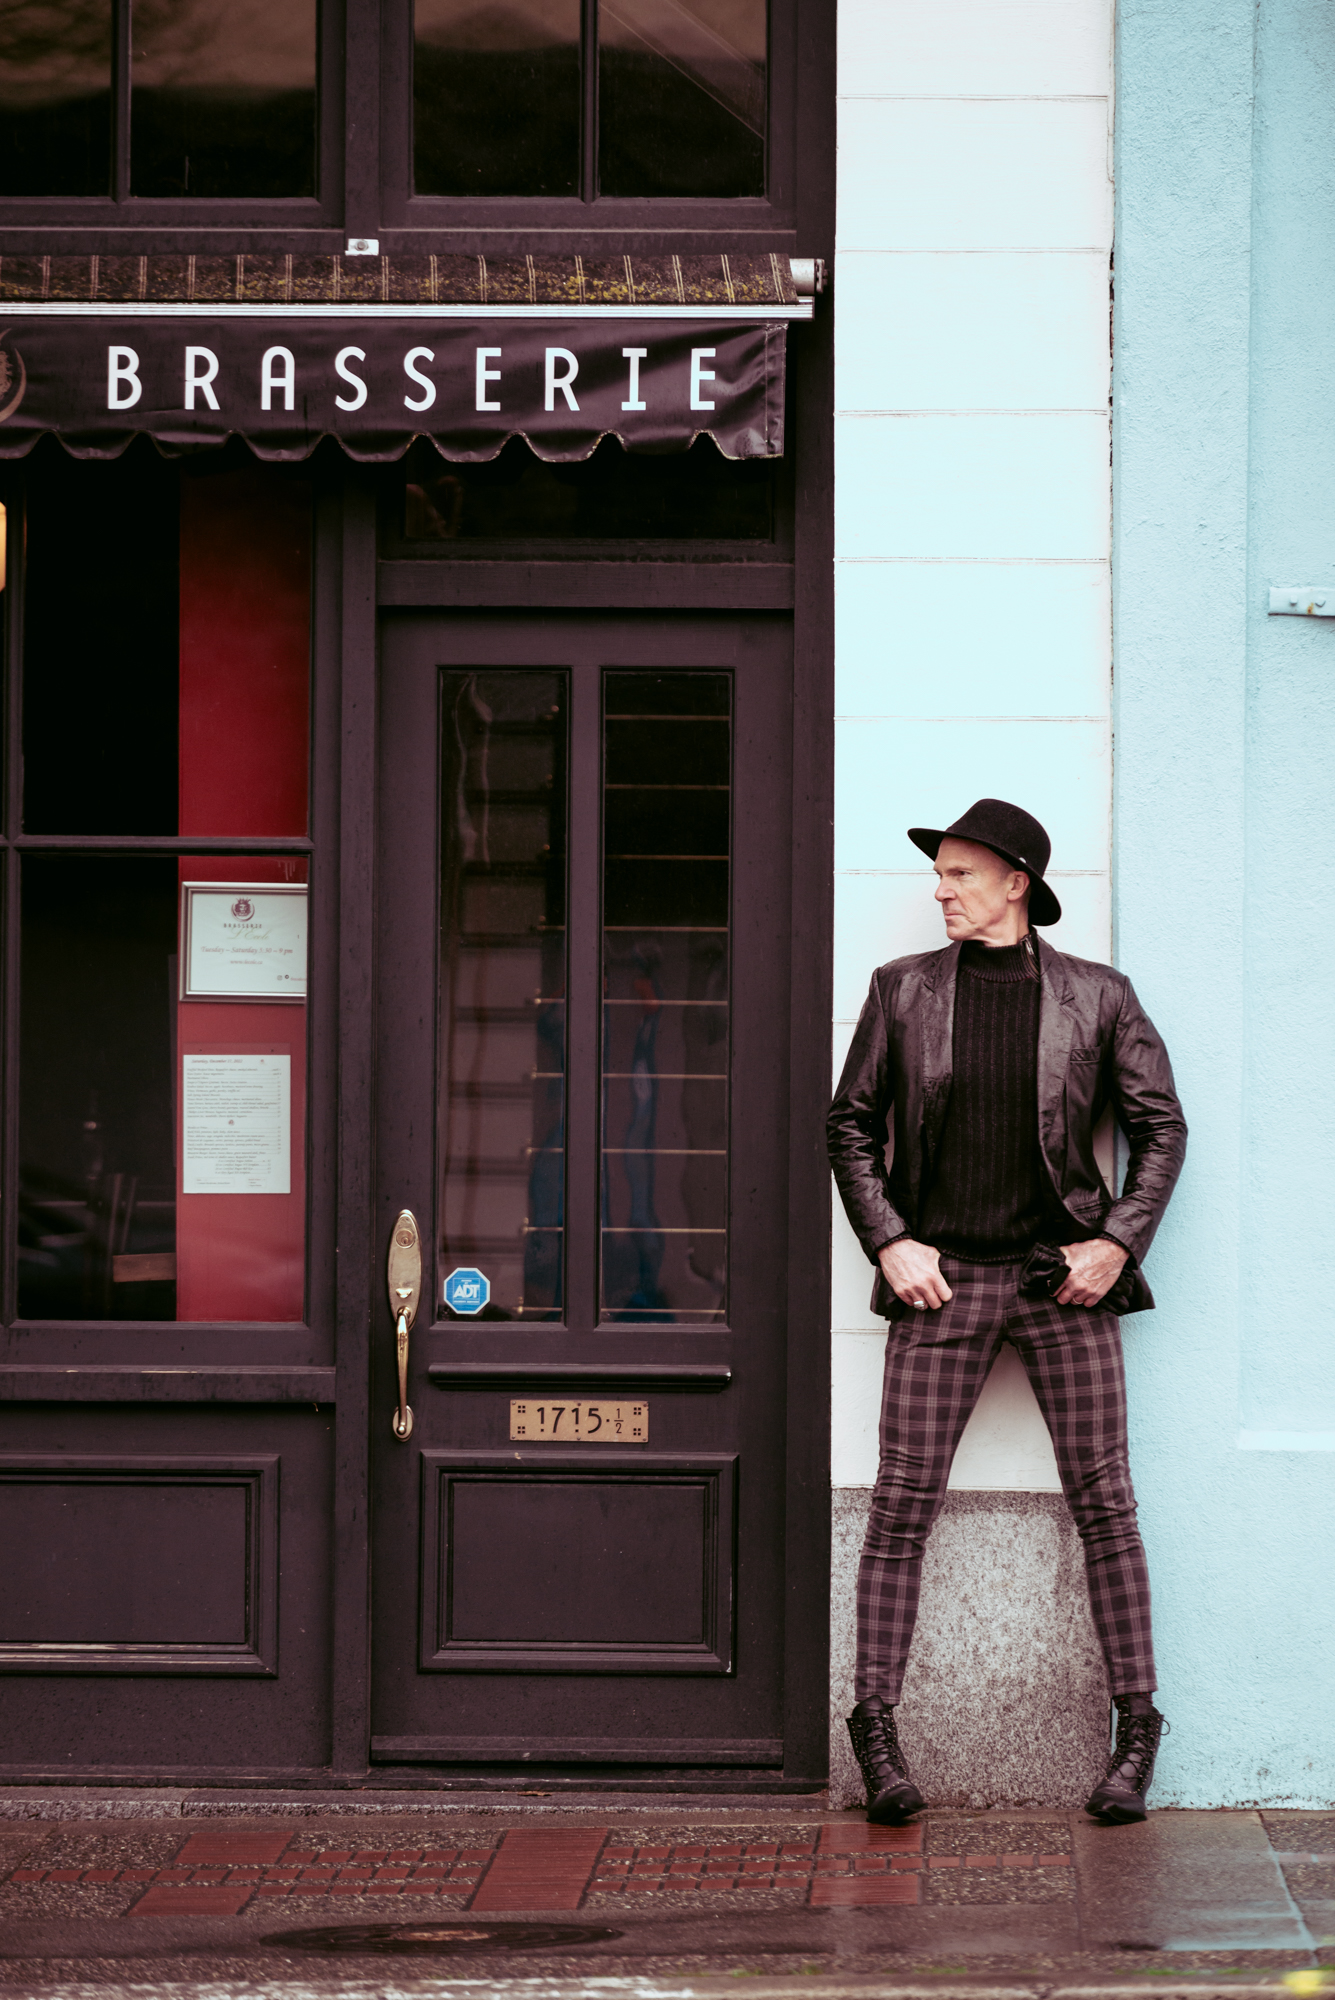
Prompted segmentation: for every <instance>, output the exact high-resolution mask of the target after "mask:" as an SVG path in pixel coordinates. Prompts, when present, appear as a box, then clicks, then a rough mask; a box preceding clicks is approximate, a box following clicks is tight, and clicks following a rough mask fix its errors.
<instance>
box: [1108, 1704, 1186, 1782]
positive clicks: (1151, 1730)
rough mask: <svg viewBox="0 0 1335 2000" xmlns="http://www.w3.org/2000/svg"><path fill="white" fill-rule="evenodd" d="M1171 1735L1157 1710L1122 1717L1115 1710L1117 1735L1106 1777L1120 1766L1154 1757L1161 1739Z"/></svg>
mask: <svg viewBox="0 0 1335 2000" xmlns="http://www.w3.org/2000/svg"><path fill="white" fill-rule="evenodd" d="M1169 1734H1171V1731H1170V1729H1169V1725H1168V1721H1167V1718H1166V1717H1164V1716H1162V1715H1160V1713H1159V1711H1158V1709H1157V1708H1156V1709H1151V1711H1150V1713H1149V1714H1148V1715H1124V1714H1123V1713H1122V1711H1121V1709H1120V1708H1119V1709H1118V1710H1117V1734H1116V1736H1115V1737H1114V1739H1113V1748H1112V1755H1111V1757H1110V1758H1109V1760H1108V1775H1109V1777H1111V1776H1112V1774H1113V1772H1114V1771H1116V1770H1117V1769H1119V1767H1120V1766H1121V1765H1122V1764H1125V1763H1133V1762H1141V1761H1143V1760H1144V1759H1146V1758H1148V1757H1152V1756H1154V1754H1155V1753H1156V1752H1157V1750H1158V1748H1159V1741H1160V1738H1161V1737H1164V1736H1167V1735H1169Z"/></svg>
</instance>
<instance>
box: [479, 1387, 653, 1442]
mask: <svg viewBox="0 0 1335 2000" xmlns="http://www.w3.org/2000/svg"><path fill="white" fill-rule="evenodd" d="M510 1436H511V1438H512V1439H515V1440H521V1439H522V1441H523V1442H524V1443H525V1444H544V1443H546V1444H647V1443H648V1442H649V1405H648V1404H647V1403H617V1402H607V1403H559V1402H556V1401H554V1400H553V1399H552V1398H550V1397H548V1398H547V1399H546V1400H545V1401H543V1402H537V1401H535V1400H534V1399H533V1398H531V1397H530V1398H527V1399H526V1400H525V1401H524V1402H522V1403H519V1402H512V1403H511V1405H510Z"/></svg>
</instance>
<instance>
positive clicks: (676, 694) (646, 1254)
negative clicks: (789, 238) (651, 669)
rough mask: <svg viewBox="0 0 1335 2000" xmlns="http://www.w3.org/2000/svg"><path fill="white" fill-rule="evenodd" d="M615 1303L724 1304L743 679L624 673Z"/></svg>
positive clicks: (611, 1219) (610, 1202)
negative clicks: (736, 734) (735, 785)
mask: <svg viewBox="0 0 1335 2000" xmlns="http://www.w3.org/2000/svg"><path fill="white" fill-rule="evenodd" d="M604 700H605V713H604V753H605V778H604V799H603V841H604V860H603V1137H602V1145H603V1152H602V1317H603V1318H604V1319H617V1320H627V1319H629V1320H647V1321H651V1322H671V1321H674V1320H692V1321H698V1320H717V1319H721V1318H722V1317H723V1315H724V1312H725V1310H726V1305H727V1240H728V1239H727V1224H728V1172H727V1168H728V943H729V865H730V852H731V757H732V751H731V684H730V681H729V677H728V676H727V675H726V674H709V673H686V674H653V673H610V674H608V675H607V677H606V682H605V691H604Z"/></svg>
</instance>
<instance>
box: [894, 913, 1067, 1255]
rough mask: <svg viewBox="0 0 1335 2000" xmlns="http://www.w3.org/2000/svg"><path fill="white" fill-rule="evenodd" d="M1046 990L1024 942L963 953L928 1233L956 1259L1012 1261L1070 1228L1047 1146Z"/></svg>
mask: <svg viewBox="0 0 1335 2000" xmlns="http://www.w3.org/2000/svg"><path fill="white" fill-rule="evenodd" d="M1041 990H1042V989H1041V987H1040V985H1039V982H1038V980H1037V979H1036V978H1035V977H1034V973H1033V970H1032V967H1031V964H1030V960H1029V953H1028V950H1027V948H1026V947H1025V945H1024V944H1023V943H1021V944H1014V945H1001V946H991V945H983V944H976V943H970V944H965V945H963V946H961V948H960V957H959V969H958V976H957V979H956V984H955V1035H954V1058H953V1069H954V1082H953V1084H952V1087H951V1092H950V1103H949V1105H948V1106H947V1109H946V1117H945V1125H944V1129H943V1130H942V1133H941V1138H940V1142H939V1144H938V1146H937V1149H936V1155H935V1158H934V1160H933V1161H932V1174H931V1181H930V1183H929V1185H928V1188H927V1193H926V1197H925V1199H924V1202H923V1211H922V1217H921V1220H920V1223H919V1228H918V1236H919V1238H920V1240H921V1241H922V1242H924V1243H931V1244H933V1245H934V1246H935V1247H936V1248H937V1249H938V1250H944V1251H946V1252H947V1253H948V1254H949V1255H951V1256H954V1257H964V1258H967V1259H971V1260H972V1261H974V1262H976V1263H995V1264H1000V1263H1006V1262H1008V1261H1009V1260H1010V1259H1012V1258H1017V1257H1023V1256H1025V1255H1026V1253H1027V1252H1028V1251H1029V1250H1030V1248H1031V1247H1032V1246H1033V1244H1035V1243H1036V1242H1038V1241H1039V1239H1040V1238H1041V1237H1043V1236H1045V1235H1051V1233H1052V1231H1053V1230H1054V1229H1058V1230H1059V1229H1060V1228H1061V1227H1062V1225H1061V1223H1060V1221H1059V1220H1058V1219H1057V1215H1056V1213H1055V1211H1056V1209H1057V1202H1056V1197H1055V1195H1054V1194H1053V1193H1052V1191H1051V1187H1050V1183H1049V1180H1048V1175H1047V1170H1046V1169H1045V1167H1044V1165H1043V1157H1042V1154H1041V1153H1040V1151H1039V1145H1038V1007H1039V999H1040V995H1041ZM1056 1240H1057V1241H1059V1242H1060V1241H1061V1237H1060V1235H1059V1236H1057V1238H1056Z"/></svg>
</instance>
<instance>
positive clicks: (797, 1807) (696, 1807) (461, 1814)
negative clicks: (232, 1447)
mask: <svg viewBox="0 0 1335 2000" xmlns="http://www.w3.org/2000/svg"><path fill="white" fill-rule="evenodd" d="M519 1813H559V1814H560V1815H561V1817H562V1819H563V1820H566V1821H570V1820H574V1819H577V1818H578V1817H580V1816H584V1817H587V1818H589V1819H590V1820H592V1821H596V1822H597V1823H598V1824H599V1825H603V1824H605V1823H606V1822H607V1821H608V1820H609V1819H611V1820H615V1819H616V1818H617V1816H618V1814H622V1813H653V1814H656V1815H657V1816H658V1817H659V1818H660V1819H663V1820H680V1819H685V1818H687V1817H688V1816H689V1817H690V1818H691V1819H696V1818H698V1817H699V1815H700V1814H702V1813H726V1814H729V1815H730V1816H731V1817H733V1818H734V1819H735V1818H736V1817H737V1816H738V1815H739V1814H740V1815H744V1816H746V1817H749V1818H750V1819H752V1820H754V1821H755V1822H757V1823H759V1822H761V1821H763V1820H766V1819H771V1818H779V1819H783V1820H789V1821H796V1820H802V1821H810V1822H811V1823H812V1824H813V1825H814V1824H816V1823H818V1822H819V1823H822V1824H823V1823H824V1822H825V1821H826V1820H834V1821H836V1822H837V1823H840V1824H842V1823H843V1821H844V1820H845V1819H846V1818H847V1815H846V1814H842V1813H839V1812H836V1811H834V1810H832V1809H831V1807H830V1806H829V1805H827V1803H826V1800H825V1796H824V1794H823V1793H820V1792H816V1793H810V1792H808V1793H788V1794H786V1795H782V1796H776V1795H775V1794H774V1793H772V1792H767V1793H762V1794H749V1793H723V1794H720V1793H717V1792H707V1793H695V1792H611V1793H602V1794H599V1795H598V1796H597V1797H596V1798H595V1797H591V1796H588V1795H585V1796H580V1795H575V1796H573V1797H572V1796H571V1795H570V1794H569V1793H556V1792H552V1793H542V1794H534V1793H529V1794H524V1793H516V1792H440V1791H420V1792H419V1791H376V1792H370V1791H366V1792H361V1791H327V1792H285V1791H279V1790H274V1791H254V1792H246V1791H200V1790H196V1789H192V1788H187V1787H184V1786H183V1787H181V1788H180V1789H179V1790H175V1789H171V1788H169V1787H167V1786H160V1787H155V1788H153V1789H151V1790H150V1789H145V1790H137V1789H135V1788H133V1787H130V1786H126V1787H123V1788H122V1787H120V1786H114V1785H107V1786H92V1785H51V1786H39V1785H13V1786H6V1787H4V1788H0V1821H4V1820H63V1819H80V1820H82V1819H144V1820H164V1819H166V1820H170V1819H271V1818H272V1819H316V1818H318V1819H329V1818H334V1817H336V1816H339V1815H346V1816H348V1817H354V1818H355V1817H363V1818H364V1817H368V1816H379V1817H393V1818H398V1819H430V1818H435V1817H437V1816H439V1817H442V1818H445V1817H448V1818H453V1819H460V1818H466V1817H468V1816H469V1815H475V1816H482V1815H488V1816H494V1815H496V1814H509V1815H511V1816H514V1815H515V1814H519ZM1033 1816H1034V1817H1036V1818H1038V1817H1044V1815H1041V1814H1034V1815H1033ZM1046 1817H1047V1818H1049V1819H1050V1818H1051V1817H1052V1814H1051V1813H1048V1814H1047V1815H1046Z"/></svg>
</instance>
